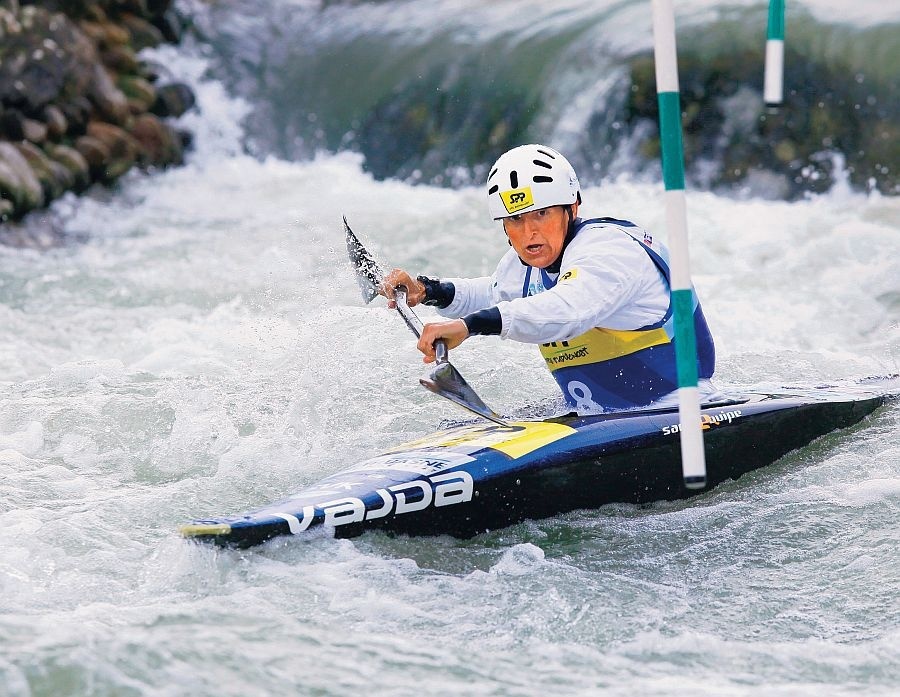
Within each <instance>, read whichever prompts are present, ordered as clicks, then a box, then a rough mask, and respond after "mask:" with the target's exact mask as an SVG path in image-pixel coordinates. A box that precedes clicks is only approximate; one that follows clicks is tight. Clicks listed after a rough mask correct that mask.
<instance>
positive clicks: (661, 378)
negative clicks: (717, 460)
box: [522, 218, 716, 412]
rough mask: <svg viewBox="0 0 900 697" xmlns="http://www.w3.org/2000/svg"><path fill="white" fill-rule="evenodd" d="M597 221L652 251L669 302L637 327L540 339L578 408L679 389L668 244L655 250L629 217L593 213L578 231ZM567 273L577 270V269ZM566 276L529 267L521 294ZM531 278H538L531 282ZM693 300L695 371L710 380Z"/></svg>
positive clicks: (707, 347) (633, 404)
mask: <svg viewBox="0 0 900 697" xmlns="http://www.w3.org/2000/svg"><path fill="white" fill-rule="evenodd" d="M595 223H612V224H614V225H616V226H617V227H619V228H624V229H623V230H622V232H623V233H625V234H628V235H629V237H631V238H632V239H633V240H634V241H635V243H636V244H639V245H640V246H641V249H643V250H644V251H645V252H646V253H647V254H648V255H649V256H650V259H651V260H652V261H653V263H654V264H655V265H656V266H657V268H658V269H659V270H660V272H661V273H662V274H663V276H664V277H665V279H666V284H667V285H668V286H669V288H670V295H669V307H668V309H667V311H666V314H665V316H664V317H663V318H662V319H661V320H660V321H659V322H656V323H654V324H650V325H647V326H645V327H641V328H640V329H634V330H615V329H604V328H602V327H595V328H593V329H590V330H588V331H586V332H585V333H584V334H581V335H579V336H576V337H573V338H571V339H568V340H566V341H554V342H552V343H549V344H542V345H541V347H540V350H541V355H542V356H543V357H544V361H545V362H546V364H547V367H548V368H549V369H550V372H551V373H552V374H553V377H554V379H555V380H556V382H557V383H558V384H559V387H560V389H561V390H562V393H563V396H564V397H565V399H566V402H567V403H568V404H569V406H571V407H573V408H575V409H577V410H578V411H579V412H586V411H599V410H604V411H618V410H622V409H633V408H637V407H643V406H646V405H648V404H650V403H651V402H655V401H656V400H657V399H660V398H661V397H663V396H665V395H667V394H669V393H670V392H672V391H673V390H676V389H677V388H678V375H677V370H676V363H675V321H674V316H673V313H672V300H671V272H670V270H669V261H668V253H667V251H666V250H665V249H660V250H659V251H657V250H655V249H653V248H652V247H651V246H650V245H651V244H652V241H651V240H649V239H647V240H645V239H642V238H639V237H638V236H637V235H636V234H632V233H631V232H629V231H628V228H635V232H637V231H638V230H639V228H637V226H636V225H634V223H631V222H629V221H627V220H616V219H614V218H594V219H591V220H585V221H581V222H580V224H579V225H578V227H577V228H576V230H575V234H576V235H577V234H578V233H579V232H580V231H581V230H583V229H584V227H585V226H586V225H590V224H595ZM641 234H644V233H643V231H641ZM568 273H577V270H573V271H571V272H568ZM565 277H566V274H563V275H562V277H560V278H558V279H555V280H554V279H552V278H551V277H550V276H549V275H548V274H547V273H546V272H545V271H543V270H541V269H537V268H534V267H529V268H528V269H527V271H526V273H525V283H524V285H523V288H522V294H523V297H524V296H528V295H535V294H536V293H537V292H541V291H543V290H549V289H550V288H552V287H553V286H555V285H556V283H557V282H558V281H561V280H565ZM532 278H534V279H535V282H531V279H532ZM693 299H694V331H695V333H696V337H697V374H698V377H699V378H700V379H707V378H710V377H712V374H713V371H714V370H715V362H716V358H715V346H714V344H713V339H712V334H711V333H710V331H709V326H708V325H707V323H706V318H705V317H704V316H703V309H702V308H701V307H700V302H699V300H698V299H697V295H696V293H694V294H693Z"/></svg>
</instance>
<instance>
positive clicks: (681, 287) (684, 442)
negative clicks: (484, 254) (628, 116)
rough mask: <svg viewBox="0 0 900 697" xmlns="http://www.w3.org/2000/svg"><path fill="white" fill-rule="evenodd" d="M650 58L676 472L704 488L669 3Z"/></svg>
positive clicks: (656, 12) (660, 7)
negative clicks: (676, 426) (668, 277)
mask: <svg viewBox="0 0 900 697" xmlns="http://www.w3.org/2000/svg"><path fill="white" fill-rule="evenodd" d="M653 57H654V62H655V64H656V91H657V96H658V100H659V134H660V142H661V144H662V166H663V183H664V184H665V187H666V193H665V200H666V232H667V235H668V240H669V252H670V254H671V266H672V304H673V306H674V314H675V359H676V362H677V364H678V415H679V420H680V421H681V429H680V431H679V436H680V438H681V470H682V474H683V476H684V484H685V486H686V487H688V488H689V489H700V488H702V487H704V486H706V456H705V453H704V451H703V428H702V424H701V421H700V395H699V393H698V390H697V337H696V334H695V333H694V293H693V289H692V284H691V269H690V260H689V257H688V239H687V207H686V204H685V196H684V147H683V145H682V142H681V97H680V95H679V93H678V61H677V53H676V49H675V12H674V10H673V8H672V0H653Z"/></svg>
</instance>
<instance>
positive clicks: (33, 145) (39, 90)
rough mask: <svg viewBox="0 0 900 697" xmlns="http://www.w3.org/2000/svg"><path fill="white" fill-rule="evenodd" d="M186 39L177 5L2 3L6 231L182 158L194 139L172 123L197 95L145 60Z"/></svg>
mask: <svg viewBox="0 0 900 697" xmlns="http://www.w3.org/2000/svg"><path fill="white" fill-rule="evenodd" d="M180 33H181V27H180V23H179V21H178V18H177V17H176V15H175V14H174V11H173V9H172V8H171V0H93V1H91V0H68V1H67V0H58V1H54V0H46V1H44V2H36V3H33V4H26V3H18V2H11V3H10V2H8V3H7V4H6V5H5V6H3V7H0V232H2V231H3V228H4V227H6V228H8V227H9V224H10V222H11V221H16V220H18V219H20V218H21V217H22V216H24V215H25V214H26V213H28V212H29V211H33V210H35V209H40V208H42V207H45V206H47V205H48V204H49V203H50V202H51V201H53V200H54V199H56V198H58V197H59V196H61V195H62V194H63V193H65V192H67V191H74V192H80V191H83V190H85V189H86V188H88V187H89V186H91V185H92V184H94V183H100V184H105V185H108V184H111V183H113V182H114V181H115V180H116V179H118V178H119V177H121V176H122V175H123V174H125V172H127V171H128V170H129V169H131V168H132V167H135V166H137V167H142V168H153V167H166V166H169V165H177V164H180V163H181V162H182V159H183V155H184V149H185V147H187V146H188V145H189V143H190V135H189V134H188V133H185V132H181V131H179V130H177V129H176V128H174V127H173V126H172V125H170V124H169V123H167V118H168V117H178V116H180V115H182V114H183V113H184V112H185V111H187V110H188V109H190V108H191V107H192V106H193V104H194V95H193V93H192V92H191V90H190V88H189V87H188V86H187V85H184V84H182V83H178V82H172V81H170V80H169V79H167V77H166V72H167V71H166V70H165V68H164V67H163V66H159V65H154V64H153V63H151V62H148V61H145V60H142V59H141V58H139V57H138V53H139V52H140V51H141V49H144V48H147V47H152V46H157V45H159V44H161V43H163V42H177V41H178V40H179V39H180ZM4 223H5V225H4ZM3 237H4V236H3V235H2V234H0V241H3Z"/></svg>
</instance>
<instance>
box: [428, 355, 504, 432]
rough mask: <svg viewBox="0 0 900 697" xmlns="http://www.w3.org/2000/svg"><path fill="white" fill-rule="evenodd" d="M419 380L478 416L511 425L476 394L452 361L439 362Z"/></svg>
mask: <svg viewBox="0 0 900 697" xmlns="http://www.w3.org/2000/svg"><path fill="white" fill-rule="evenodd" d="M419 382H420V383H422V385H423V386H424V387H425V388H427V389H429V390H431V391H432V392H434V393H435V394H436V395H440V396H441V397H444V398H446V399H449V400H450V401H451V402H456V404H459V405H460V406H461V407H463V408H465V409H468V410H469V411H471V412H472V413H474V414H478V416H481V417H484V418H485V419H488V420H489V421H493V422H494V423H497V424H500V425H501V426H507V427H508V426H509V424H508V423H506V422H505V421H504V420H503V419H501V418H500V415H499V414H497V413H496V412H495V411H494V410H493V409H491V408H490V407H489V406H488V405H487V404H485V403H484V402H482V401H481V397H479V396H478V395H477V394H475V390H473V389H472V388H471V387H469V383H467V382H466V381H465V379H464V378H463V376H462V375H460V374H459V371H458V370H457V369H456V368H454V367H453V366H452V365H451V364H450V363H438V364H437V365H436V366H435V367H434V368H433V369H432V371H431V372H430V373H429V374H428V376H427V377H424V378H421V379H420V380H419Z"/></svg>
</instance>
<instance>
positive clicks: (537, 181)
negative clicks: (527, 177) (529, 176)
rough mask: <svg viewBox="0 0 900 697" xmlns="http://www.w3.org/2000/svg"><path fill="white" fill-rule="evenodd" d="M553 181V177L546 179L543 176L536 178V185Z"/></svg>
mask: <svg viewBox="0 0 900 697" xmlns="http://www.w3.org/2000/svg"><path fill="white" fill-rule="evenodd" d="M552 181H553V177H545V176H543V175H541V174H539V175H537V176H536V177H534V183H535V184H543V183H544V182H552Z"/></svg>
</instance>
